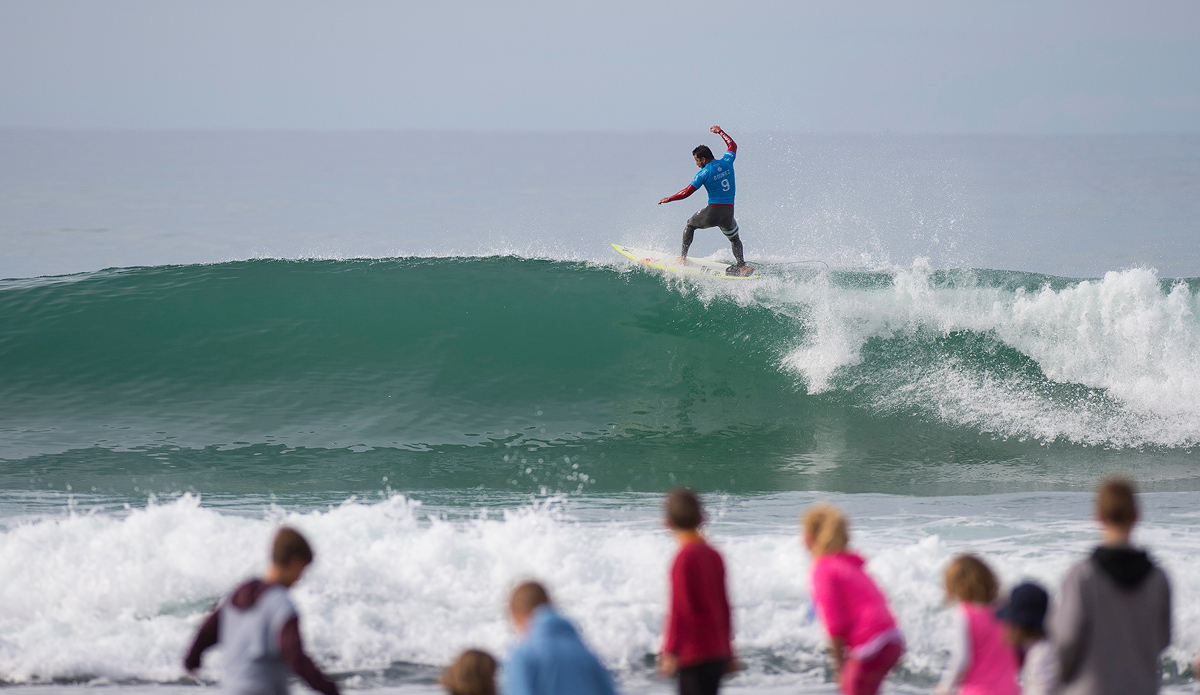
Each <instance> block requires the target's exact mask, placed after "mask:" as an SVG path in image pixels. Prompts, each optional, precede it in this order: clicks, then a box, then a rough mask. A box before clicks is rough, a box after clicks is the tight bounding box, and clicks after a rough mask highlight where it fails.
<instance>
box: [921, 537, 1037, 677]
mask: <svg viewBox="0 0 1200 695" xmlns="http://www.w3.org/2000/svg"><path fill="white" fill-rule="evenodd" d="M945 582H946V597H947V598H948V599H950V600H951V601H957V602H958V605H959V610H958V612H957V613H956V617H957V618H958V620H957V624H956V625H955V629H954V633H955V637H954V642H953V646H952V647H951V651H950V663H949V664H948V665H947V667H946V673H945V674H944V675H943V676H942V679H941V680H940V681H938V684H937V686H936V687H935V688H934V692H935V693H938V695H949V693H953V692H957V693H959V695H1020V693H1021V688H1020V686H1019V685H1017V652H1016V650H1015V649H1013V648H1012V647H1011V646H1009V644H1008V641H1007V640H1006V639H1005V637H1004V625H1003V624H1002V623H1001V622H1000V621H999V620H997V619H996V615H995V613H994V611H995V607H994V606H993V605H992V604H994V603H995V602H996V597H997V595H998V594H999V593H1000V587H999V583H998V582H997V581H996V575H994V574H992V570H991V568H989V567H988V566H987V565H986V564H984V562H983V561H982V560H980V559H979V558H977V557H975V556H974V555H959V556H958V557H956V558H954V560H953V561H952V562H951V563H950V566H949V567H947V568H946V576H945Z"/></svg>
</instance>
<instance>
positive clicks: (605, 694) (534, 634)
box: [504, 582, 616, 695]
mask: <svg viewBox="0 0 1200 695" xmlns="http://www.w3.org/2000/svg"><path fill="white" fill-rule="evenodd" d="M508 608H509V615H510V617H511V618H512V622H513V625H514V626H515V627H516V628H517V632H518V633H520V635H521V642H520V644H518V645H517V648H516V649H514V650H513V653H512V656H510V657H509V659H508V663H507V664H506V665H505V667H504V695H614V693H615V692H616V691H615V690H614V689H613V682H612V677H611V676H609V674H608V670H607V669H605V668H604V665H603V664H601V663H600V660H599V659H597V658H596V655H595V654H593V653H592V652H591V650H589V649H588V648H587V645H585V644H584V643H583V639H581V638H580V637H579V632H578V631H576V629H575V626H574V625H572V624H571V623H570V621H568V620H567V619H566V618H564V617H562V616H561V615H559V614H558V613H557V612H556V611H555V610H554V606H553V605H551V603H550V595H549V594H548V593H547V592H546V588H545V587H544V586H542V585H541V584H539V583H537V582H524V583H522V584H519V585H517V588H515V589H513V592H512V598H511V599H510V600H509V604H508Z"/></svg>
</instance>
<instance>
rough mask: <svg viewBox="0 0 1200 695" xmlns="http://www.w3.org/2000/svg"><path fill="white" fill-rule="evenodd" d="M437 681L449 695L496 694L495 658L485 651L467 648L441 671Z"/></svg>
mask: <svg viewBox="0 0 1200 695" xmlns="http://www.w3.org/2000/svg"><path fill="white" fill-rule="evenodd" d="M438 683H440V684H441V686H442V687H443V688H445V689H446V692H448V693H450V695H496V660H495V659H494V658H492V655H491V654H488V653H487V652H484V651H480V650H478V649H468V650H467V651H465V652H463V653H462V654H459V655H458V658H457V659H455V660H454V663H452V664H450V665H449V666H447V667H446V670H445V671H442V677H441V678H439V679H438Z"/></svg>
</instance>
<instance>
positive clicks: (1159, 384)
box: [767, 262, 1200, 447]
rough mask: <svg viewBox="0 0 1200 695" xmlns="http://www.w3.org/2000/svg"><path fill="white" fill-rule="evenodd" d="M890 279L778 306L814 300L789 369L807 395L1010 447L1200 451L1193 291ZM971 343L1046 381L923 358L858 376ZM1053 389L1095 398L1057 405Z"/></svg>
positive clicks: (828, 288)
mask: <svg viewBox="0 0 1200 695" xmlns="http://www.w3.org/2000/svg"><path fill="white" fill-rule="evenodd" d="M985 272H987V271H976V273H985ZM892 276H893V277H892V279H891V282H890V283H889V286H888V287H886V288H883V289H879V288H867V289H864V288H860V287H853V286H852V287H846V286H838V285H836V284H833V283H832V282H831V281H830V279H829V278H828V276H821V277H820V278H818V279H814V280H809V281H807V282H805V283H803V284H802V285H801V286H800V287H798V288H796V289H794V290H792V291H791V292H789V293H787V294H786V295H784V296H783V298H782V299H783V300H784V301H789V302H790V301H795V297H796V296H797V295H804V294H806V293H807V294H809V296H810V297H811V299H810V300H809V301H811V305H812V311H811V313H810V314H809V318H808V324H809V330H808V331H807V333H806V334H805V336H804V338H803V340H802V342H801V345H800V346H798V347H796V348H794V349H792V350H791V351H790V352H789V353H788V354H787V355H786V356H785V357H784V358H783V364H784V366H785V367H786V368H787V369H790V370H793V371H794V372H796V373H798V374H800V375H801V376H802V378H803V380H804V384H805V386H806V387H807V389H808V390H809V392H810V393H823V392H826V391H830V390H835V389H848V390H849V389H855V388H862V389H865V390H866V391H868V392H870V393H871V394H872V396H871V404H872V407H873V408H874V409H875V410H876V411H877V412H880V413H885V414H897V413H909V412H914V411H915V412H923V413H925V414H926V415H928V416H931V417H934V418H936V419H938V420H940V421H942V422H946V423H949V424H952V425H958V426H970V427H976V428H979V429H980V430H982V431H984V432H991V433H994V434H998V435H1001V436H1006V437H1007V436H1011V437H1017V438H1034V439H1038V440H1041V441H1047V442H1048V441H1054V440H1057V439H1065V440H1067V441H1071V442H1076V443H1083V444H1095V445H1105V446H1117V447H1138V446H1145V445H1152V446H1166V447H1191V446H1195V445H1196V444H1197V443H1200V293H1197V292H1193V291H1192V290H1190V289H1189V287H1188V286H1187V284H1186V283H1184V282H1175V283H1173V284H1171V285H1169V286H1168V287H1166V288H1164V282H1163V281H1162V280H1160V279H1159V278H1158V276H1157V274H1156V273H1155V272H1154V271H1153V270H1147V269H1132V270H1126V271H1120V272H1110V273H1107V274H1106V275H1105V276H1104V278H1102V279H1100V280H1097V281H1090V280H1084V281H1079V282H1073V283H1070V284H1068V285H1067V286H1065V287H1061V288H1057V289H1056V288H1053V287H1051V286H1050V284H1049V283H1048V282H1045V283H1044V284H1043V285H1042V286H1041V287H1040V288H1039V289H1035V290H1029V289H1026V288H1025V287H1016V288H1009V287H1005V286H1002V285H996V284H994V283H993V284H991V285H989V284H987V283H985V282H982V281H980V280H979V278H978V275H977V274H976V275H974V276H970V275H966V274H964V273H958V274H954V275H952V276H950V277H951V278H952V281H947V280H946V278H945V276H936V277H935V273H934V272H933V271H932V269H931V268H930V267H929V266H928V264H926V263H921V262H918V263H916V264H914V265H913V266H912V267H910V268H904V269H897V270H895V271H893V273H892ZM767 301H773V302H774V304H775V305H778V304H779V303H780V300H779V299H776V300H770V299H768V300H767ZM966 332H969V333H971V334H975V335H977V336H984V337H988V338H989V339H994V340H995V341H997V342H998V343H1000V344H1002V345H1004V346H1007V347H1010V348H1012V349H1013V350H1015V351H1017V352H1018V353H1020V354H1021V355H1023V356H1024V357H1026V358H1028V359H1029V360H1031V361H1032V362H1033V363H1034V364H1035V365H1036V367H1037V369H1038V370H1039V373H1032V374H1031V373H1030V372H1029V371H1028V370H1021V369H1008V370H1005V369H1002V368H997V369H995V371H991V370H989V369H987V368H986V367H987V365H986V364H985V365H983V367H984V368H980V365H979V364H971V365H968V364H965V363H964V361H963V360H962V359H961V358H960V357H958V356H956V355H954V354H950V353H948V352H946V351H944V350H943V351H940V352H938V351H933V350H924V351H922V350H919V349H918V350H915V351H910V352H909V353H908V355H909V357H911V358H912V359H911V360H909V361H903V360H902V361H899V362H894V361H893V362H888V361H882V360H877V361H875V362H873V363H872V364H871V365H870V366H869V367H867V366H863V368H862V369H859V370H853V369H850V368H853V367H857V366H859V365H860V364H861V363H862V362H863V353H864V349H865V348H866V347H867V346H868V345H869V344H870V343H871V342H872V341H887V340H893V339H900V340H905V341H910V342H911V343H915V344H920V345H925V346H929V347H933V346H935V345H936V344H937V342H938V341H939V340H942V339H945V338H946V337H948V336H953V335H955V334H959V333H966ZM918 353H919V358H918V357H917V355H918ZM931 353H932V354H931ZM997 366H998V365H997ZM1047 382H1049V383H1050V384H1074V385H1079V386H1083V387H1086V389H1085V391H1084V392H1076V391H1071V392H1063V391H1060V392H1055V391H1054V389H1052V388H1047ZM1087 390H1091V391H1090V392H1088V391H1087Z"/></svg>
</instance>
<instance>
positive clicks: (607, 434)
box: [0, 257, 1173, 492]
mask: <svg viewBox="0 0 1200 695" xmlns="http://www.w3.org/2000/svg"><path fill="white" fill-rule="evenodd" d="M776 277H777V279H782V280H781V282H782V284H780V282H776V283H775V284H774V285H772V284H771V283H765V284H763V285H762V286H761V287H760V288H759V289H757V290H750V291H749V292H750V293H749V294H746V293H744V292H743V293H742V294H738V293H722V292H721V291H709V290H708V289H706V288H704V287H697V286H692V285H686V284H684V285H673V284H672V283H670V282H666V281H664V280H663V278H662V277H661V276H658V275H655V274H650V273H644V272H640V271H636V270H622V269H618V268H612V267H598V266H594V265H589V264H585V263H577V262H564V261H551V260H530V259H522V258H515V257H490V258H447V259H429V258H415V259H395V260H360V261H280V260H262V261H246V262H230V263H223V264H216V265H207V266H172V267H157V268H133V269H123V270H112V271H105V272H100V273H93V274H88V275H82V276H72V277H66V278H47V279H39V280H27V281H9V282H6V283H3V284H0V326H3V328H2V330H0V422H3V423H5V424H4V425H2V426H0V458H4V459H8V460H9V461H24V462H26V463H25V464H22V465H21V466H13V465H9V466H6V468H5V470H4V471H2V472H0V484H3V485H4V486H6V487H17V488H20V487H26V486H29V487H39V486H49V487H55V486H60V487H61V486H65V485H67V484H74V485H76V486H77V487H79V486H82V489H88V488H92V487H96V488H97V489H122V490H126V491H128V490H131V489H132V488H134V487H136V488H138V491H139V492H141V491H143V490H158V489H160V488H161V489H163V490H170V489H176V490H178V489H189V488H197V489H211V490H231V489H235V488H237V489H240V488H239V486H242V485H244V486H246V487H247V488H254V487H255V486H256V485H257V486H259V487H261V486H262V485H264V484H268V483H269V486H274V487H276V488H289V487H290V488H293V489H310V488H311V489H314V490H322V489H324V490H330V489H332V490H346V489H363V488H371V487H372V486H375V487H378V486H380V485H383V484H385V483H384V478H385V477H386V478H387V479H388V482H387V483H386V484H391V485H396V486H399V485H401V484H403V485H406V486H410V487H412V486H427V487H456V486H462V485H465V484H481V485H486V486H489V487H499V488H504V487H509V488H511V487H513V486H515V487H517V488H521V489H523V488H526V487H529V488H533V489H538V488H540V487H543V486H549V487H550V488H552V489H566V490H571V489H583V488H597V487H599V488H604V489H618V490H619V489H626V488H631V489H661V487H662V486H664V485H668V484H673V483H674V482H677V481H678V480H679V479H680V478H681V477H689V476H690V477H691V478H693V479H700V480H707V481H710V482H712V483H713V484H714V485H715V486H718V487H724V488H728V489H752V490H757V489H780V488H796V487H807V486H809V485H812V484H814V482H815V481H818V480H820V481H824V482H822V483H821V484H822V485H827V486H829V487H832V488H835V489H848V488H856V489H863V488H865V489H875V488H886V489H894V488H895V486H897V485H900V486H904V485H909V486H911V485H915V484H920V485H926V486H927V485H929V484H930V482H929V481H930V480H933V479H934V478H931V477H930V476H928V475H925V476H915V477H914V476H913V475H911V474H910V472H911V469H912V467H913V466H924V467H925V468H926V469H927V470H929V471H933V470H934V469H936V468H937V467H938V466H944V465H956V466H957V465H971V466H975V469H974V470H975V471H976V472H978V471H979V470H981V468H980V466H984V467H986V466H992V467H995V466H999V467H1000V468H999V469H997V470H1004V464H1003V462H1006V461H1008V462H1011V461H1021V462H1030V461H1042V460H1043V459H1045V457H1046V456H1051V457H1059V458H1063V457H1065V458H1068V459H1073V458H1075V457H1076V456H1077V452H1079V451H1083V450H1086V449H1083V450H1081V449H1080V448H1079V447H1078V446H1075V445H1074V443H1072V442H1061V441H1058V440H1057V439H1056V438H1055V437H1053V436H1051V437H1050V438H1049V439H1043V440H1042V441H1039V440H1038V437H1037V436H1036V434H1035V435H1033V436H1029V435H1028V434H1023V433H1022V432H1017V433H1016V434H1015V435H1012V434H1010V433H1006V432H1002V431H1001V432H997V430H996V428H990V426H989V425H988V424H987V423H986V422H982V421H981V422H979V423H973V422H969V421H968V422H967V426H963V421H962V420H961V419H960V420H959V421H953V420H946V419H944V418H940V417H939V415H938V413H937V412H936V411H933V410H930V409H923V408H922V407H920V405H919V404H918V405H913V404H912V403H910V402H909V401H905V400H904V399H899V400H897V399H895V398H892V396H894V395H895V394H897V393H902V392H903V391H904V389H906V388H910V387H911V386H912V384H913V383H916V380H919V379H920V378H928V377H929V374H930V373H931V372H932V371H934V370H936V369H939V368H944V367H945V366H946V365H948V364H949V365H953V366H954V368H955V369H957V370H958V371H959V372H961V373H966V374H969V375H974V377H973V378H975V377H978V378H984V377H985V376H986V375H993V376H995V375H1001V377H1002V378H1003V379H1007V380H1008V381H1009V382H1013V380H1016V381H1017V382H1020V384H1021V388H1028V389H1032V390H1034V391H1037V390H1039V389H1040V390H1041V394H1042V396H1044V397H1045V398H1047V399H1050V401H1051V402H1061V403H1063V404H1065V405H1064V407H1068V408H1069V407H1072V406H1071V404H1073V403H1079V402H1081V401H1082V402H1086V401H1089V400H1090V401H1093V402H1094V401H1097V400H1099V401H1105V399H1106V398H1107V396H1106V395H1105V394H1104V393H1103V390H1099V391H1098V390H1097V389H1095V388H1090V387H1086V386H1082V385H1079V384H1070V383H1065V384H1064V383H1059V382H1055V381H1051V380H1048V379H1047V378H1046V377H1045V376H1044V375H1043V374H1042V370H1041V367H1040V366H1039V365H1038V363H1037V362H1035V361H1034V360H1033V359H1031V358H1030V357H1029V356H1027V355H1026V354H1023V353H1022V352H1021V351H1019V350H1017V349H1015V348H1013V347H1012V346H1010V345H1008V344H1006V343H1005V342H1003V341H1002V340H1000V339H999V338H998V337H997V336H996V335H995V333H994V332H991V331H986V330H983V331H975V330H951V331H939V330H934V329H931V328H930V327H929V326H922V325H914V326H909V327H907V328H905V329H904V330H900V331H897V330H894V329H888V330H887V331H884V332H882V333H879V334H878V335H871V336H869V337H868V338H867V339H866V340H865V342H864V343H863V345H862V346H861V348H860V353H861V357H860V359H859V361H858V362H857V363H854V364H848V365H845V366H843V367H841V368H839V369H837V370H835V371H834V372H833V377H832V381H831V383H830V385H829V387H828V388H823V389H821V390H820V392H819V393H815V394H814V393H809V390H808V388H807V386H806V383H807V382H806V380H805V378H803V376H802V375H801V374H799V373H798V372H797V371H796V370H795V369H791V368H789V367H788V366H787V362H788V358H789V355H790V354H792V353H793V351H795V350H797V348H799V347H801V346H803V345H805V344H807V343H808V342H810V339H811V338H813V337H814V335H815V333H814V332H819V330H820V329H821V320H822V319H821V318H820V315H819V314H820V304H821V302H822V299H821V297H820V296H819V295H818V294H812V296H808V297H804V296H801V297H800V298H799V299H794V298H793V299H789V300H788V301H783V300H781V299H780V298H779V297H780V296H781V295H780V292H781V291H782V290H781V289H780V288H782V289H783V290H788V288H793V289H794V286H795V284H796V283H801V284H802V283H803V282H816V281H817V280H816V279H814V277H813V276H812V274H811V273H810V274H809V275H807V276H805V275H803V274H797V275H793V276H785V275H784V274H783V273H782V272H777V273H776ZM894 280H895V278H894V277H892V275H890V274H888V273H850V272H846V273H834V274H832V275H830V276H826V277H825V278H824V280H822V282H825V283H826V290H825V291H826V292H837V291H839V288H841V289H842V290H847V289H848V291H851V292H854V293H861V294H864V296H866V297H868V299H869V298H870V297H871V296H873V295H872V293H878V292H888V291H890V290H889V288H890V287H891V286H892V285H893V283H894ZM928 282H929V283H930V284H931V286H935V287H942V288H946V287H950V288H953V287H966V286H976V287H977V286H980V285H981V284H982V285H983V286H985V287H988V288H992V289H994V290H996V291H1001V292H1007V293H1012V292H1015V291H1017V290H1018V289H1019V288H1025V287H1029V288H1034V289H1036V288H1037V287H1042V286H1054V285H1058V286H1061V287H1067V286H1069V285H1070V284H1071V282H1073V281H1068V280H1060V279H1055V278H1045V277H1042V276H1028V275H1025V274H1012V273H994V274H990V275H989V274H986V273H984V274H981V273H978V272H976V273H968V274H959V273H944V274H941V275H938V276H935V277H933V278H932V279H928ZM788 283H792V284H790V285H789V284H788ZM812 287H816V285H813V286H809V287H808V288H809V289H812ZM784 294H786V292H785V293H784ZM1111 407H1119V404H1117V405H1112V406H1111ZM1047 445H1050V446H1051V448H1050V449H1047ZM1055 452H1058V453H1055ZM1139 455H1146V456H1155V455H1158V454H1156V453H1154V452H1150V453H1144V452H1143V454H1139ZM1165 455H1167V456H1168V458H1169V457H1171V456H1173V454H1172V453H1171V452H1167V453H1166V454H1165ZM998 462H1000V463H998ZM26 464H28V466H27V465H26ZM1022 465H1023V464H1022ZM1038 465H1040V464H1038ZM863 466H870V470H871V471H872V477H871V478H870V479H869V480H863V479H862V476H861V473H860V472H856V471H861V470H862V467H863ZM1035 468H1036V466H1035ZM1168 468H1169V467H1168ZM1163 470H1167V469H1163ZM1009 474H1010V475H1009V477H1010V478H1013V477H1014V476H1015V478H1017V479H1020V478H1021V476H1022V475H1025V476H1026V477H1027V478H1028V480H1029V481H1031V482H1030V484H1034V485H1037V484H1041V483H1039V482H1038V481H1039V480H1041V478H1039V474H1037V473H1036V472H1031V471H1030V470H1026V471H1025V472H1024V473H1022V472H1020V471H1017V472H1014V471H1009ZM138 475H140V476H141V479H142V481H143V484H141V485H134V484H131V483H130V482H129V480H128V479H132V478H134V477H137V476H138ZM149 477H154V478H155V480H154V481H148V480H147V478H149ZM935 477H936V479H937V480H939V481H941V482H939V483H938V485H941V486H943V489H944V488H945V486H946V485H950V486H953V485H954V484H955V481H956V480H958V479H957V478H956V476H955V475H954V474H952V473H947V472H946V471H945V470H941V472H940V473H938V474H937V476H935ZM118 479H119V480H120V481H123V482H118V483H114V482H113V481H114V480H118ZM917 480H920V481H924V482H920V483H914V482H913V481H917ZM963 480H967V477H964V478H963ZM71 481H75V482H74V483H71ZM205 481H208V482H205ZM239 481H240V482H239ZM264 481H265V482H264ZM906 481H907V482H906ZM147 483H152V484H147ZM210 484H211V485H210ZM206 485H210V486H209V487H206Z"/></svg>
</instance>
